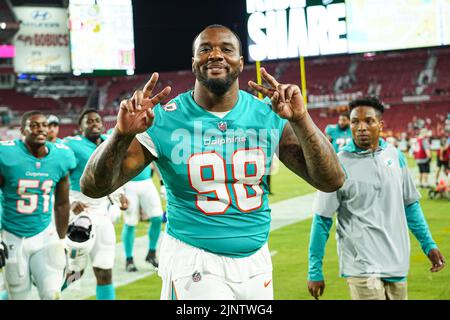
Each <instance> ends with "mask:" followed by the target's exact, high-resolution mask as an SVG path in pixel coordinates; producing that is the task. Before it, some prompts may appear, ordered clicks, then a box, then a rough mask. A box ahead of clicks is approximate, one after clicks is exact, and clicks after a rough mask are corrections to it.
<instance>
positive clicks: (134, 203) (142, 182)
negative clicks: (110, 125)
mask: <svg viewBox="0 0 450 320" xmlns="http://www.w3.org/2000/svg"><path fill="white" fill-rule="evenodd" d="M113 130H114V129H110V130H108V132H107V134H111V133H112V132H113ZM152 169H154V172H156V174H157V176H158V177H159V180H160V183H161V192H160V194H161V197H162V198H163V197H164V196H165V187H164V183H163V181H162V178H161V176H160V173H159V170H158V169H157V168H156V167H154V164H153V163H152V164H150V165H149V166H147V167H146V168H145V169H144V170H142V172H141V173H140V174H138V175H137V176H136V177H134V178H133V179H132V180H131V181H129V182H128V183H127V184H125V185H124V187H123V190H124V193H125V196H126V198H127V200H128V208H127V210H124V212H123V213H124V215H123V217H124V224H123V228H122V243H123V248H124V251H125V259H126V260H125V270H126V271H127V272H136V271H138V269H137V267H136V264H135V262H134V258H133V247H134V239H135V233H136V226H137V224H138V222H139V217H140V212H141V210H142V213H143V216H144V217H145V219H146V220H147V219H148V220H149V223H150V225H149V227H148V231H147V235H148V240H149V245H148V252H147V256H146V257H145V261H147V262H148V263H150V264H151V265H152V266H153V267H155V268H158V259H157V257H156V247H157V244H158V239H159V235H160V233H161V225H162V222H163V209H162V205H161V200H160V198H159V197H160V195H159V194H158V191H157V190H156V187H155V185H154V183H153V180H152V179H151V176H152V173H153V170H152Z"/></svg>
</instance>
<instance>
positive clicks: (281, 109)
mask: <svg viewBox="0 0 450 320" xmlns="http://www.w3.org/2000/svg"><path fill="white" fill-rule="evenodd" d="M241 49H242V48H241V44H240V40H239V38H238V36H237V35H236V34H235V33H234V32H232V31H231V30H230V29H229V28H227V27H224V26H221V25H211V26H209V27H207V28H205V29H204V30H203V31H202V32H201V33H200V34H199V35H198V36H197V37H196V38H195V40H194V42H193V46H192V50H193V57H192V70H193V73H194V75H195V77H196V81H195V87H194V91H189V92H186V93H183V94H180V95H179V96H177V97H176V98H175V99H173V100H172V101H170V102H169V103H167V104H166V105H164V106H162V105H159V103H160V102H161V101H162V100H164V99H165V98H166V97H167V96H168V95H169V93H170V87H166V88H164V89H163V90H162V91H160V92H159V93H158V94H156V95H154V96H152V91H153V89H154V88H155V86H156V83H157V80H158V74H157V73H154V74H153V75H152V77H151V78H150V80H149V82H148V83H147V84H146V85H145V87H144V89H143V90H142V91H141V90H138V91H135V92H134V95H133V96H132V98H131V99H127V100H123V101H122V102H121V104H120V110H119V114H118V119H117V124H116V127H115V129H114V132H113V133H112V135H111V137H110V138H109V139H108V141H106V142H105V143H104V144H103V145H101V146H100V147H99V148H98V149H97V150H96V151H95V152H94V154H93V155H92V157H91V158H90V160H89V162H88V164H87V166H86V170H85V171H84V173H83V176H82V177H81V181H80V184H81V189H82V191H83V192H84V193H86V194H87V195H89V196H91V197H95V198H97V197H102V196H104V195H105V194H107V193H109V192H112V191H114V190H115V189H117V188H118V187H120V186H121V185H123V184H124V183H125V182H127V181H128V180H130V179H131V178H133V177H134V176H136V175H137V174H138V173H139V172H140V171H142V170H143V169H144V168H145V167H146V166H147V165H148V164H149V163H150V162H152V161H155V163H156V164H157V165H158V168H159V170H160V171H161V174H162V177H163V178H164V184H165V186H166V190H167V200H168V204H167V217H168V223H167V227H166V232H165V234H164V237H163V240H162V244H161V251H160V252H161V253H160V261H159V269H158V274H159V275H160V276H161V278H162V280H163V285H162V291H161V298H162V299H171V298H175V297H176V298H177V299H222V300H223V299H225V300H226V299H273V282H272V262H271V257H270V253H269V249H268V245H267V240H268V234H269V229H270V219H271V218H270V208H269V206H268V196H267V194H268V192H267V182H266V181H267V179H266V176H267V173H268V172H269V171H268V168H270V164H271V161H272V156H273V154H274V153H275V151H276V149H277V147H279V154H280V159H281V161H282V162H283V163H284V164H285V165H286V166H287V167H288V168H290V169H291V170H292V171H294V172H295V173H296V174H298V175H299V176H301V177H302V178H303V179H305V180H306V181H307V182H309V183H310V184H311V185H313V186H315V187H317V188H318V189H320V190H323V191H327V192H331V191H333V190H336V189H337V188H339V187H340V186H341V185H342V184H343V183H344V179H345V175H344V172H343V171H342V169H341V167H340V165H339V162H338V160H337V155H336V153H335V152H334V151H333V147H332V146H331V144H330V142H329V141H328V140H327V138H326V137H325V135H324V134H323V133H321V132H320V130H318V129H317V127H316V126H315V125H314V122H313V121H312V119H311V117H310V116H309V115H308V113H307V110H306V108H305V106H304V104H303V99H302V96H301V92H300V89H299V88H298V86H295V85H290V84H280V83H278V82H277V81H276V80H275V79H274V78H273V77H272V76H271V75H269V74H268V73H267V72H266V71H265V70H264V69H261V71H262V76H263V77H264V79H265V80H266V81H267V82H268V83H269V84H270V86H271V87H270V88H265V87H263V86H259V85H257V84H256V83H254V82H252V81H251V82H249V85H250V86H251V87H252V88H254V89H255V90H257V91H258V92H261V93H262V94H263V95H264V96H269V97H270V98H271V105H270V106H269V105H268V104H266V103H263V102H262V101H261V100H259V99H258V98H256V97H254V96H253V95H251V94H249V93H247V92H244V91H240V90H239V81H238V77H239V74H240V72H242V69H243V57H242V51H241Z"/></svg>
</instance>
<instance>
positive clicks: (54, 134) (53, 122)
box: [47, 114, 62, 143]
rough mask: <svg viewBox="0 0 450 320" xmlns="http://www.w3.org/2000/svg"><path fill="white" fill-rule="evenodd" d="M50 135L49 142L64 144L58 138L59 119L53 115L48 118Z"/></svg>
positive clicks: (48, 136)
mask: <svg viewBox="0 0 450 320" xmlns="http://www.w3.org/2000/svg"><path fill="white" fill-rule="evenodd" d="M47 122H48V135H47V140H48V141H50V142H53V143H55V142H56V143H62V139H61V138H58V134H59V118H58V117H57V116H55V115H53V114H51V115H49V116H48V117H47Z"/></svg>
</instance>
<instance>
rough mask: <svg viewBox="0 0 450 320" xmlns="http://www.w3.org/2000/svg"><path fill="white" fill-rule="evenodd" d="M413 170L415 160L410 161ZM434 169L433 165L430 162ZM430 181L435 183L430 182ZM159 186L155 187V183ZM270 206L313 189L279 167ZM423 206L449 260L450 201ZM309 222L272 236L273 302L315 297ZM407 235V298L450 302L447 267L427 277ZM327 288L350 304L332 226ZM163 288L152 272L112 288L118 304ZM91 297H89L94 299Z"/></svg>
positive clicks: (141, 230) (425, 264)
mask: <svg viewBox="0 0 450 320" xmlns="http://www.w3.org/2000/svg"><path fill="white" fill-rule="evenodd" d="M408 163H409V165H410V166H411V167H413V166H414V161H412V160H411V159H408ZM433 165H434V162H433ZM430 181H434V178H433V179H431V177H430ZM155 184H156V185H157V186H159V183H158V182H156V183H155ZM272 191H273V193H274V194H273V195H271V196H270V203H275V202H277V201H282V200H285V199H289V198H292V197H295V196H299V195H304V194H308V193H311V192H314V191H315V189H314V188H312V187H311V186H309V185H308V184H306V183H305V182H303V180H301V179H300V178H298V177H297V176H295V175H294V174H292V173H291V172H290V171H289V170H288V169H286V168H285V167H284V166H282V165H281V166H280V169H279V171H278V173H277V174H275V175H274V176H273V177H272ZM421 205H422V208H423V210H424V213H425V216H426V218H427V221H428V223H429V226H430V230H431V232H432V234H433V237H434V240H435V241H436V242H437V244H438V246H439V248H440V250H441V252H442V253H443V255H444V256H445V257H446V258H447V261H450V201H449V200H445V199H444V200H442V199H437V200H430V199H428V196H427V194H426V190H422V201H421ZM310 224H311V219H308V220H305V221H302V222H299V223H296V224H292V225H289V226H286V227H284V228H281V229H278V230H276V231H274V232H272V233H271V234H270V240H269V248H270V250H271V251H276V252H277V253H276V254H275V255H274V256H273V268H274V271H273V282H274V294H275V299H276V300H297V299H301V300H304V299H313V298H312V297H311V296H310V295H309V293H308V291H307V289H306V278H307V270H308V242H309V232H310ZM147 227H148V224H147V223H144V222H141V223H140V224H139V226H138V228H137V236H143V235H145V234H146V232H147ZM120 230H121V224H117V225H116V234H117V239H118V241H120ZM410 236H411V268H410V273H409V276H408V287H409V289H408V291H409V299H431V300H436V299H450V274H449V272H450V271H449V269H448V268H449V267H446V268H444V269H443V270H442V271H441V272H439V273H431V272H430V271H429V269H430V263H429V261H428V259H427V257H426V256H425V255H424V254H423V252H422V251H421V249H420V245H419V243H418V242H417V240H416V239H415V238H414V236H413V235H412V234H410ZM324 274H325V282H326V288H325V293H324V295H323V297H322V298H323V299H337V300H348V299H349V293H348V289H347V285H346V283H345V280H344V279H342V278H340V277H339V275H338V258H337V250H336V241H335V225H334V226H333V229H332V231H331V234H330V239H329V240H328V243H327V247H326V255H325V259H324ZM160 290H161V280H160V278H159V277H158V276H157V275H156V274H153V275H151V276H148V277H146V278H144V279H141V280H138V281H135V282H133V283H131V284H128V285H125V286H121V287H118V288H117V289H116V299H119V300H130V299H135V300H141V299H142V300H157V299H159V294H160ZM93 298H94V297H91V299H93Z"/></svg>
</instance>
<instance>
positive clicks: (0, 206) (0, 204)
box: [0, 189, 4, 230]
mask: <svg viewBox="0 0 450 320" xmlns="http://www.w3.org/2000/svg"><path fill="white" fill-rule="evenodd" d="M3 201H4V199H3V191H2V189H0V230H2V215H3Z"/></svg>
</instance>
